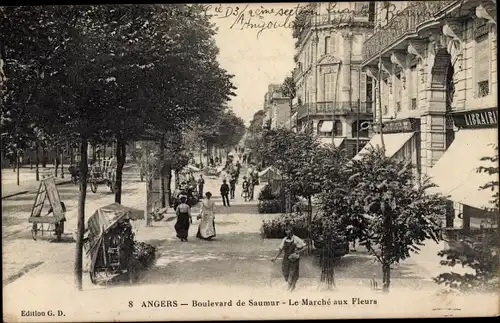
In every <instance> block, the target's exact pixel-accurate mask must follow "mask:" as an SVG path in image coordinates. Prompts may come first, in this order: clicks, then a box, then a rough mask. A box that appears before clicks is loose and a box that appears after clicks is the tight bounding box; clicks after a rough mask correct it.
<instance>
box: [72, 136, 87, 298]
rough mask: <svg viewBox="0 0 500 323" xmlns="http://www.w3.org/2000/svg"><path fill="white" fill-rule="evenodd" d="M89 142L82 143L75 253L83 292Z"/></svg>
mask: <svg viewBox="0 0 500 323" xmlns="http://www.w3.org/2000/svg"><path fill="white" fill-rule="evenodd" d="M87 147H88V144H87V140H85V139H84V138H82V142H81V143H80V178H81V180H80V196H79V198H78V224H77V235H76V253H75V282H76V286H77V288H78V290H82V278H83V277H82V274H83V270H82V267H83V231H84V230H85V199H86V198H87V172H88V164H87Z"/></svg>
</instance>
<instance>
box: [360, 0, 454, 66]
mask: <svg viewBox="0 0 500 323" xmlns="http://www.w3.org/2000/svg"><path fill="white" fill-rule="evenodd" d="M455 2H458V1H457V0H442V1H415V2H414V3H411V5H410V6H409V7H407V8H405V9H403V10H401V11H400V12H399V13H397V14H396V16H395V17H394V18H393V19H391V20H390V21H389V23H388V24H387V25H385V26H383V27H381V28H380V29H379V30H377V31H376V32H375V33H374V34H373V35H372V36H371V37H370V38H369V39H368V40H366V41H365V43H364V44H363V61H365V62H366V61H367V60H369V59H371V58H373V57H374V56H375V55H377V54H379V53H380V52H382V51H383V50H385V49H387V48H388V47H389V46H390V45H392V44H394V43H396V42H398V41H400V40H402V39H403V38H404V37H406V36H407V35H409V34H413V33H415V32H416V31H417V27H418V26H419V25H421V24H423V23H425V22H429V21H431V20H433V18H434V15H436V14H437V13H438V12H440V11H442V10H443V9H444V8H446V7H448V6H450V5H451V4H453V3H455Z"/></svg>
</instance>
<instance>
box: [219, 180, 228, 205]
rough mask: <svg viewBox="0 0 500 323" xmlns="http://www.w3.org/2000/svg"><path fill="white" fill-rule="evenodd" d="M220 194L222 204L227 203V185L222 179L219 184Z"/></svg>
mask: <svg viewBox="0 0 500 323" xmlns="http://www.w3.org/2000/svg"><path fill="white" fill-rule="evenodd" d="M220 195H221V196H222V203H223V204H224V206H230V205H229V185H227V181H226V180H223V181H222V185H221V186H220Z"/></svg>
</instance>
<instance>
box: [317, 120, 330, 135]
mask: <svg viewBox="0 0 500 323" xmlns="http://www.w3.org/2000/svg"><path fill="white" fill-rule="evenodd" d="M332 130H333V121H331V120H325V121H323V123H322V124H321V128H320V129H319V131H320V132H332Z"/></svg>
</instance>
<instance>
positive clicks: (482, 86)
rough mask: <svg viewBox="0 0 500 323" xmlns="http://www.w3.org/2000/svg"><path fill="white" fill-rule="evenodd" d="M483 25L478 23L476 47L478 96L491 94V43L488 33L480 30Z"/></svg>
mask: <svg viewBox="0 0 500 323" xmlns="http://www.w3.org/2000/svg"><path fill="white" fill-rule="evenodd" d="M481 30H483V26H482V25H481V26H478V25H476V43H475V48H474V60H475V73H476V75H475V78H476V97H477V98H482V97H485V96H487V95H489V94H490V64H491V58H490V43H489V35H488V33H485V32H484V31H483V32H479V31H481Z"/></svg>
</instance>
